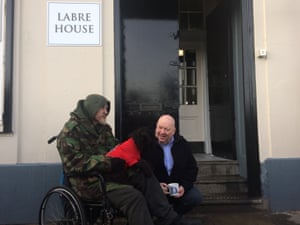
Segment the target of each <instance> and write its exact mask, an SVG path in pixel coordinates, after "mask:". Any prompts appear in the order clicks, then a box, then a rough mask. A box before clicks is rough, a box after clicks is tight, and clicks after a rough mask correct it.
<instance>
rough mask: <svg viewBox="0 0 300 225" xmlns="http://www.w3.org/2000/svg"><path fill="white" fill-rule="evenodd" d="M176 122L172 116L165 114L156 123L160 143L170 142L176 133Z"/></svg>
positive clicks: (156, 132)
mask: <svg viewBox="0 0 300 225" xmlns="http://www.w3.org/2000/svg"><path fill="white" fill-rule="evenodd" d="M175 131H176V128H175V122H174V120H173V118H172V117H169V116H163V117H161V118H160V119H159V120H158V121H157V124H156V129H155V137H156V138H157V140H158V142H159V143H160V144H168V143H169V142H170V141H171V138H172V136H173V135H174V134H175Z"/></svg>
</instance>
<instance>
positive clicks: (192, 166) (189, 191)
mask: <svg viewBox="0 0 300 225" xmlns="http://www.w3.org/2000/svg"><path fill="white" fill-rule="evenodd" d="M175 133H176V127H175V119H174V118H173V117H172V116H171V115H167V114H166V115H162V116H161V117H160V118H159V119H158V121H157V123H156V129H155V137H156V139H157V144H156V146H155V147H154V150H153V152H152V153H151V156H150V158H151V159H150V162H151V164H152V166H153V169H154V174H155V175H156V177H157V178H158V180H159V182H160V186H161V188H162V190H163V192H164V193H165V194H166V195H167V196H168V199H169V202H170V203H172V204H173V206H174V209H175V211H176V212H177V213H178V214H181V215H183V214H185V213H187V212H189V211H190V210H192V209H193V208H194V207H195V206H198V205H200V203H201V199H202V196H201V193H200V191H199V190H198V189H197V188H196V187H194V186H193V183H194V182H195V181H196V178H197V174H198V167H197V162H196V160H195V158H194V156H193V154H192V150H191V148H190V145H189V143H188V142H187V141H186V140H185V139H184V137H182V136H180V135H178V134H175ZM169 183H179V190H178V193H177V194H176V195H170V193H169V189H168V184H169Z"/></svg>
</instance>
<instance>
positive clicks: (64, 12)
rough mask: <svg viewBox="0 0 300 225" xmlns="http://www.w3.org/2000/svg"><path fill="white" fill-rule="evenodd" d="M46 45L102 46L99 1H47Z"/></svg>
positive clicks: (100, 7)
mask: <svg viewBox="0 0 300 225" xmlns="http://www.w3.org/2000/svg"><path fill="white" fill-rule="evenodd" d="M47 19H48V21H47V45H48V46H102V4H101V2H99V3H97V2H95V3H94V2H93V3H78V2H48V3H47Z"/></svg>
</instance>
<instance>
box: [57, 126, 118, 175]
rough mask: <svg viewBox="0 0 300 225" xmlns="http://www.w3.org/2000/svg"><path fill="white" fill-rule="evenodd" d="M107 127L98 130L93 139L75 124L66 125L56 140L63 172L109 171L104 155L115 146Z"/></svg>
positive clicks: (106, 158) (108, 164)
mask: <svg viewBox="0 0 300 225" xmlns="http://www.w3.org/2000/svg"><path fill="white" fill-rule="evenodd" d="M116 143H117V141H116V139H115V138H114V136H113V134H112V132H111V129H110V127H109V126H107V127H106V126H105V127H103V128H102V130H100V132H99V136H98V137H95V135H92V134H91V133H89V132H88V131H87V130H85V129H83V128H82V127H80V126H79V125H78V124H77V123H76V122H72V121H71V122H69V123H67V124H66V125H65V126H64V128H63V130H62V131H61V133H60V134H59V136H58V139H57V149H58V151H59V154H60V157H61V160H62V162H63V164H64V168H65V172H67V173H69V172H88V171H93V170H97V171H99V172H100V173H105V172H108V171H110V170H111V161H110V159H109V158H108V157H106V156H105V154H106V153H107V152H108V151H109V150H110V149H111V148H113V147H114V146H115V145H116Z"/></svg>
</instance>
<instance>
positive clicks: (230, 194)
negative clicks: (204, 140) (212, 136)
mask: <svg viewBox="0 0 300 225" xmlns="http://www.w3.org/2000/svg"><path fill="white" fill-rule="evenodd" d="M195 158H196V160H197V163H198V167H199V172H198V177H197V181H196V182H195V186H196V187H198V189H199V190H200V191H201V193H202V198H203V201H202V204H203V205H204V204H208V205H209V204H260V203H261V200H260V199H251V198H249V197H248V185H247V180H246V179H245V178H243V177H241V176H240V175H239V164H238V162H237V161H235V160H227V159H223V158H219V157H215V156H213V155H205V154H195Z"/></svg>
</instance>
